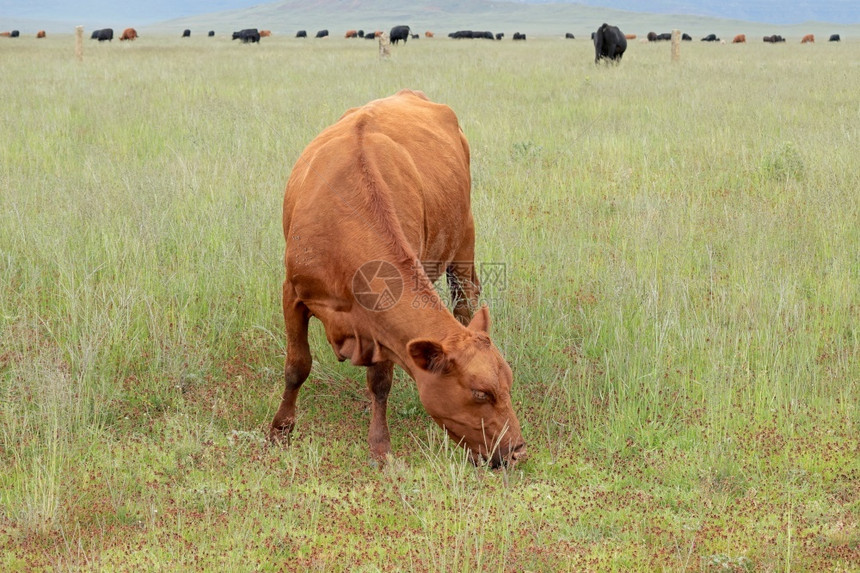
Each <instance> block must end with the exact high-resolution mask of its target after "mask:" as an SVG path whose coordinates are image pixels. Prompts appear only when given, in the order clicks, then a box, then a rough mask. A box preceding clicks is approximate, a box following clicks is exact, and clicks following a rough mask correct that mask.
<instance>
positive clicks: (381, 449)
mask: <svg viewBox="0 0 860 573" xmlns="http://www.w3.org/2000/svg"><path fill="white" fill-rule="evenodd" d="M393 376H394V363H393V362H380V363H378V364H374V365H372V366H368V367H367V387H368V389H369V390H370V399H371V402H370V432H369V433H368V435H367V441H368V442H369V443H370V456H371V458H372V459H373V460H374V461H377V462H384V461H385V456H386V455H388V454H389V453H390V452H391V435H390V434H389V433H388V417H387V414H388V393H389V392H390V391H391V380H392V378H393Z"/></svg>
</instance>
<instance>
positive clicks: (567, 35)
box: [564, 32, 574, 40]
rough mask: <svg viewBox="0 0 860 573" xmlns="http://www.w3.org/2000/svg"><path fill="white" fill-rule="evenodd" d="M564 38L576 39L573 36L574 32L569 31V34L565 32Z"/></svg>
mask: <svg viewBox="0 0 860 573" xmlns="http://www.w3.org/2000/svg"><path fill="white" fill-rule="evenodd" d="M564 38H565V39H566V40H573V39H574V38H573V34H571V33H570V32H568V33H567V34H565V35H564Z"/></svg>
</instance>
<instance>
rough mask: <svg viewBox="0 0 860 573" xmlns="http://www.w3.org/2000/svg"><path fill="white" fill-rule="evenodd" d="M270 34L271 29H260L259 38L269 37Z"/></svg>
mask: <svg viewBox="0 0 860 573" xmlns="http://www.w3.org/2000/svg"><path fill="white" fill-rule="evenodd" d="M271 35H272V31H271V30H260V37H261V38H268V37H270V36H271Z"/></svg>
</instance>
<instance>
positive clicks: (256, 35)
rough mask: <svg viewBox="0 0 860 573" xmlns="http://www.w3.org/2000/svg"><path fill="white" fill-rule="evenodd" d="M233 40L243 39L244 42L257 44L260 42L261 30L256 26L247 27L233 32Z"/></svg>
mask: <svg viewBox="0 0 860 573" xmlns="http://www.w3.org/2000/svg"><path fill="white" fill-rule="evenodd" d="M232 39H233V40H241V41H242V43H243V44H249V43H250V44H256V43H259V42H260V32H258V31H257V29H256V28H245V29H244V30H239V31H238V32H233V38H232Z"/></svg>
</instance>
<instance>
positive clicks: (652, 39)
mask: <svg viewBox="0 0 860 573" xmlns="http://www.w3.org/2000/svg"><path fill="white" fill-rule="evenodd" d="M646 37H647V38H648V41H649V42H656V41H657V40H659V39H660V37H659V36H658V35H657V32H648V36H646ZM592 39H594V38H592Z"/></svg>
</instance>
